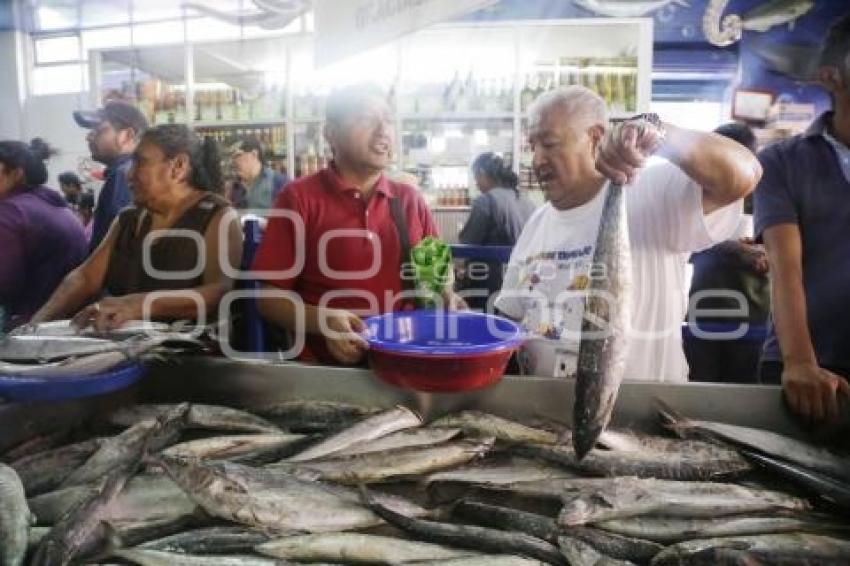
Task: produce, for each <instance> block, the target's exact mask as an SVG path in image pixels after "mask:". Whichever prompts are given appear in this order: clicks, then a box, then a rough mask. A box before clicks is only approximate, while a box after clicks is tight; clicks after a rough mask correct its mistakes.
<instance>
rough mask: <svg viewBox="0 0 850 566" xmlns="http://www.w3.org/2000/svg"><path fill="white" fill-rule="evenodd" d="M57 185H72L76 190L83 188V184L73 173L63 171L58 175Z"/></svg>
mask: <svg viewBox="0 0 850 566" xmlns="http://www.w3.org/2000/svg"><path fill="white" fill-rule="evenodd" d="M59 184H60V185H74V186H75V187H77V188H78V189H81V188H82V187H83V182H82V181H81V180H80V178H79V177H78V176H77V174H76V173H74V172H73V171H65V172H64V173H60V174H59Z"/></svg>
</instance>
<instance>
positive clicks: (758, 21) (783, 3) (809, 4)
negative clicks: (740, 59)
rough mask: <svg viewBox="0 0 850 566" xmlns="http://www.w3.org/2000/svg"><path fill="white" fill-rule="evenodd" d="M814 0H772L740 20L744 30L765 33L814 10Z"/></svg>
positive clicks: (791, 25) (790, 22) (792, 25)
mask: <svg viewBox="0 0 850 566" xmlns="http://www.w3.org/2000/svg"><path fill="white" fill-rule="evenodd" d="M814 6H815V3H814V0H772V1H770V2H763V3H761V4H760V5H758V6H756V7H755V8H753V9H752V10H750V11H749V12H747V13H746V14H744V17H743V18H742V24H743V27H744V29H746V30H751V31H760V32H765V31H767V30H769V29H770V28H772V27H775V26H781V25H783V24H788V27H789V28H793V27H794V22H795V21H796V20H797V19H798V18H800V17H801V16H803V15H804V14H806V13H807V12H808V11H809V10H811V9H812V8H814Z"/></svg>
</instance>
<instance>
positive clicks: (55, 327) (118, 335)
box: [11, 319, 171, 340]
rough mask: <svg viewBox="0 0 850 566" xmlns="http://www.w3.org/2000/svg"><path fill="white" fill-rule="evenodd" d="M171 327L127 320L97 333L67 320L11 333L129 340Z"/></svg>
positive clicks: (30, 325)
mask: <svg viewBox="0 0 850 566" xmlns="http://www.w3.org/2000/svg"><path fill="white" fill-rule="evenodd" d="M170 329H171V327H170V326H169V325H168V324H165V323H162V322H151V321H149V320H128V321H127V322H125V323H124V324H122V325H121V327H120V328H116V329H113V330H109V331H107V332H98V331H96V330H95V329H94V328H92V327H86V328H77V327H76V326H74V325H72V324H71V321H70V320H68V319H65V320H52V321H50V322H41V323H39V324H27V325H24V326H19V327H18V328H16V329H15V330H13V331H12V332H11V334H12V335H15V336H22V335H25V336H41V337H56V338H60V337H68V336H94V337H98V338H109V339H111V340H120V339H122V338H130V337H131V336H136V335H137V334H150V333H154V332H168V331H169V330H170Z"/></svg>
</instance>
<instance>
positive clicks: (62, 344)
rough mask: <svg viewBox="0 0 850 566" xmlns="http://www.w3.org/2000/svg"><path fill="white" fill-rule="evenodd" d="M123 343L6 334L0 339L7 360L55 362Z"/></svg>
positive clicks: (1, 353) (1, 354)
mask: <svg viewBox="0 0 850 566" xmlns="http://www.w3.org/2000/svg"><path fill="white" fill-rule="evenodd" d="M122 347H123V346H122V344H121V343H120V342H113V341H112V340H102V339H100V338H86V337H83V336H66V337H62V338H54V337H47V336H6V337H5V338H2V339H0V360H3V361H6V362H52V361H56V360H62V359H65V358H70V357H72V356H73V357H78V356H89V355H91V354H100V353H103V352H111V351H114V350H120V349H121V348H122Z"/></svg>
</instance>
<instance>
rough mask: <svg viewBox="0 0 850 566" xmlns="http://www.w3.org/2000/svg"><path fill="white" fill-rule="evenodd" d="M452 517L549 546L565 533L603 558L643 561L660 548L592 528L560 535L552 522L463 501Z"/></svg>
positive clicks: (456, 507)
mask: <svg viewBox="0 0 850 566" xmlns="http://www.w3.org/2000/svg"><path fill="white" fill-rule="evenodd" d="M452 516H453V517H455V516H456V517H458V518H460V519H461V520H464V521H471V522H474V523H476V524H479V525H484V526H486V527H493V528H497V529H501V530H505V531H518V532H521V533H526V534H529V535H531V536H534V537H537V538H539V539H543V540H545V541H547V542H551V543H552V544H558V543H559V537H561V536H562V535H563V534H568V535H569V536H570V537H573V538H576V539H578V540H580V541H582V542H585V543H587V544H589V545H590V546H592V547H593V548H595V549H596V550H597V551H599V552H601V553H602V554H604V555H606V556H610V557H611V558H618V559H623V560H624V559H627V558H628V559H632V560H639V561H642V562H647V561H649V560H651V559H652V557H653V556H655V555H656V554H658V553H659V552H660V551H661V549H662V548H663V547H662V546H661V545H660V544H657V543H654V542H651V541H648V540H643V539H638V538H630V537H625V536H620V535H617V534H612V533H608V532H606V531H603V530H600V529H596V528H592V527H570V528H569V530H567V531H566V533H562V532H561V530H560V529H559V528H558V524H557V523H556V522H555V520H554V519H550V518H549V517H546V516H543V515H538V514H536V513H528V512H526V511H520V510H517V509H512V508H508V507H500V506H496V505H488V504H486V503H479V502H477V501H470V500H466V499H463V500H461V501H460V502H458V503H457V505H455V506H454V507H453V508H452Z"/></svg>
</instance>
